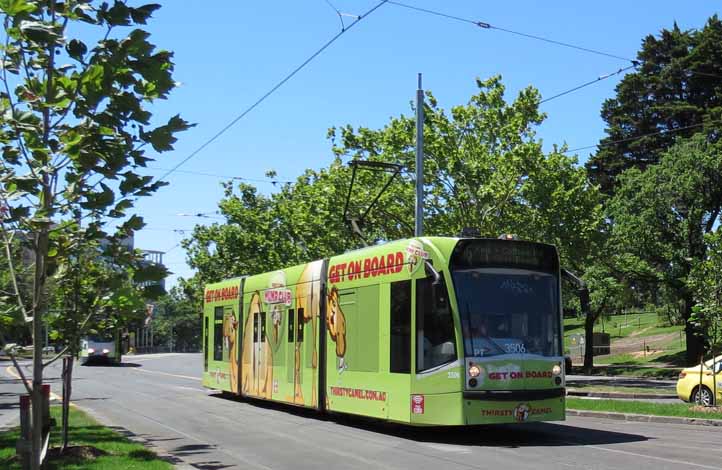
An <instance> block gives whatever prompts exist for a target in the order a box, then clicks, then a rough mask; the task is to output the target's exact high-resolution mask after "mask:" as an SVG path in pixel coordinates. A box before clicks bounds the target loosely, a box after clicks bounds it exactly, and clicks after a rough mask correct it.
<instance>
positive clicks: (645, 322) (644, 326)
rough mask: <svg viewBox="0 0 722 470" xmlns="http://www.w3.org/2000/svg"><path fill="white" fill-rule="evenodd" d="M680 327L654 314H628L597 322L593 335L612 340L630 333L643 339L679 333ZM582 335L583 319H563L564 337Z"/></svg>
mask: <svg viewBox="0 0 722 470" xmlns="http://www.w3.org/2000/svg"><path fill="white" fill-rule="evenodd" d="M681 329H682V326H680V325H669V324H668V323H667V321H666V319H663V318H660V317H659V316H658V315H657V314H656V313H654V312H651V313H630V314H627V315H613V316H611V317H609V318H606V319H602V318H600V319H599V320H597V323H596V324H595V325H594V332H595V333H602V332H606V333H609V335H610V337H611V339H612V340H614V339H620V338H626V337H628V336H630V335H631V334H632V333H636V334H635V336H637V337H639V338H644V337H647V336H653V335H659V334H665V333H674V332H679V331H680V330H681ZM583 333H584V318H565V319H564V336H565V337H566V336H569V335H572V334H583Z"/></svg>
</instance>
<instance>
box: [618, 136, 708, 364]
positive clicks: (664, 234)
mask: <svg viewBox="0 0 722 470" xmlns="http://www.w3.org/2000/svg"><path fill="white" fill-rule="evenodd" d="M721 206H722V153H721V152H720V147H719V145H715V144H713V143H711V142H709V141H708V139H707V138H706V136H704V135H702V134H698V135H696V136H694V137H692V138H691V139H681V140H679V141H678V142H677V144H675V145H674V146H673V147H672V148H670V149H669V150H668V151H667V152H665V153H664V154H663V156H662V159H661V161H660V162H659V163H658V164H656V165H652V166H649V167H648V168H647V170H646V171H644V172H642V171H641V170H639V169H637V168H631V169H629V170H627V171H626V172H625V173H624V174H622V175H621V177H620V185H619V189H618V191H617V194H616V195H615V197H614V198H613V199H612V200H611V201H610V204H609V213H610V216H611V218H612V220H613V221H614V224H613V228H612V238H613V240H612V244H613V246H614V247H616V249H617V256H616V257H615V258H616V263H615V264H616V265H617V266H618V268H619V269H620V270H622V271H623V273H624V276H625V278H627V279H635V280H639V281H643V282H648V283H653V284H659V285H663V286H665V287H666V288H668V289H669V290H670V292H672V293H673V294H674V296H675V298H676V300H677V301H679V302H681V304H682V309H681V310H682V312H681V313H682V318H683V319H684V321H685V322H686V326H685V331H686V338H687V362H688V363H690V364H693V363H695V361H696V360H698V359H699V356H700V354H702V351H703V344H702V342H701V341H700V338H699V337H698V335H697V332H696V331H695V327H694V324H693V323H692V322H690V321H689V320H690V317H691V315H692V308H693V306H694V305H695V300H694V291H693V289H692V288H691V283H690V274H691V272H692V270H693V269H694V268H695V266H696V265H698V264H699V263H701V262H703V261H704V260H705V257H706V254H707V249H708V244H707V242H706V241H705V234H708V233H710V232H711V231H712V230H713V229H714V227H715V226H716V225H717V224H718V223H719V216H720V209H722V207H721Z"/></svg>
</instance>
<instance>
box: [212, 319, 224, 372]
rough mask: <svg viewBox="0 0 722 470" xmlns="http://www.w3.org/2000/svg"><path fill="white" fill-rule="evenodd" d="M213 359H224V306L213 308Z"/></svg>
mask: <svg viewBox="0 0 722 470" xmlns="http://www.w3.org/2000/svg"><path fill="white" fill-rule="evenodd" d="M213 360H214V361H222V360H223V307H216V308H215V309H214V310H213Z"/></svg>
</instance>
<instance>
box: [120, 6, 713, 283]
mask: <svg viewBox="0 0 722 470" xmlns="http://www.w3.org/2000/svg"><path fill="white" fill-rule="evenodd" d="M329 1H330V2H331V4H332V5H333V6H331V5H329V3H328V2H327V1H326V0H301V1H290V0H276V1H273V2H268V1H253V2H252V1H231V0H214V1H213V2H207V1H201V0H183V1H180V0H173V1H166V2H162V3H163V7H162V8H161V9H160V10H158V11H156V12H155V14H154V17H153V19H151V20H150V21H149V23H148V25H147V30H148V31H149V32H150V33H151V34H152V36H151V41H152V42H154V43H155V44H156V45H157V46H158V47H159V48H162V49H167V50H171V51H173V52H174V63H175V73H174V77H175V79H176V80H177V81H178V82H179V84H180V86H179V87H178V88H177V89H176V90H174V91H173V93H172V94H171V96H170V97H169V99H168V100H166V101H159V102H156V103H154V104H153V105H152V107H151V108H150V110H151V111H152V112H153V113H154V119H156V120H158V122H160V121H162V120H164V119H168V118H169V117H170V116H172V115H175V114H180V115H181V116H182V117H183V118H184V119H186V120H188V121H190V122H192V123H195V124H196V126H195V127H194V128H192V129H191V130H189V131H187V132H184V133H181V134H179V136H178V137H179V140H178V142H177V143H176V145H175V150H174V151H172V152H167V153H164V154H162V155H159V156H157V161H156V162H153V163H151V164H150V165H149V167H150V169H149V170H148V172H149V174H153V175H156V176H161V175H163V174H164V173H166V171H165V170H167V169H170V168H173V167H174V166H175V165H177V164H178V163H180V162H181V161H182V160H184V159H185V158H186V157H188V156H189V155H190V154H191V153H193V152H194V151H195V150H197V149H198V148H199V147H200V146H202V145H203V144H205V143H207V142H208V140H209V139H210V138H211V137H213V136H214V135H215V134H216V133H217V132H218V131H220V130H221V129H222V128H224V127H225V126H226V125H228V124H229V123H230V122H231V121H233V120H234V119H235V118H237V117H238V116H239V115H240V114H241V113H242V112H243V111H244V110H245V109H246V108H247V107H248V106H250V105H251V104H252V103H254V102H255V101H256V100H257V99H259V98H260V97H261V96H263V95H264V94H265V93H266V92H268V91H269V90H270V89H271V88H272V87H273V86H274V85H275V84H277V83H278V82H279V81H280V80H281V79H282V78H283V77H284V76H286V75H287V74H288V73H289V72H291V71H292V70H293V69H294V68H295V67H297V66H298V65H300V64H301V63H302V62H303V61H304V60H306V59H307V58H308V57H309V56H310V55H311V54H312V53H314V52H315V51H316V50H317V49H318V48H319V47H321V45H323V44H324V43H325V42H327V41H328V40H329V39H330V38H331V37H333V36H334V35H335V34H337V33H338V32H339V31H341V22H340V20H339V16H338V15H337V13H336V11H335V10H334V9H336V10H338V11H340V12H342V13H344V15H343V16H342V18H343V19H344V22H345V24H346V26H348V25H349V24H350V23H351V22H353V21H354V17H353V16H346V14H348V15H360V14H362V13H364V12H366V11H367V10H369V9H370V8H372V7H373V6H374V5H376V4H377V3H378V1H372V0H329ZM132 3H134V4H140V2H132ZM143 3H145V2H143ZM406 3H409V4H412V5H415V6H417V7H421V8H426V9H432V10H435V11H440V12H443V13H447V14H450V15H454V16H458V17H463V18H469V19H472V20H476V21H483V22H486V23H489V24H491V25H493V26H496V27H499V28H504V29H509V30H514V31H518V32H523V33H526V34H532V35H536V36H542V37H545V38H549V39H553V40H556V41H562V42H566V43H572V44H575V45H579V46H581V47H586V48H590V49H595V50H601V51H605V52H608V53H610V54H613V55H617V56H620V57H625V58H634V57H636V53H637V51H638V49H639V47H640V45H641V41H642V39H643V38H644V37H645V36H646V35H648V34H657V33H658V32H659V30H660V29H662V28H671V27H672V26H673V24H674V22H675V21H676V22H677V24H678V25H679V27H680V28H682V29H699V28H702V27H703V25H704V23H705V21H706V19H707V18H708V17H709V16H711V15H713V14H715V13H718V12H719V10H720V3H719V2H716V1H710V0H706V1H702V0H688V1H685V2H679V1H668V0H657V1H651V0H646V1H629V0H627V1H619V0H607V1H605V2H571V1H559V2H532V1H517V2H480V1H475V2H472V1H467V2H464V1H457V0H447V1H441V0H406ZM628 65H630V64H629V62H627V61H623V60H620V59H615V58H610V57H604V56H600V55H595V54H591V53H588V52H582V51H579V50H574V49H569V48H565V47H561V46H558V45H554V44H549V43H546V42H541V41H537V40H532V39H528V38H524V37H520V36H517V35H513V34H509V33H506V32H503V31H499V30H496V29H482V28H479V27H477V26H474V25H472V24H469V23H463V22H459V21H454V20H450V19H447V18H443V17H438V16H433V15H429V14H425V13H421V12H417V11H413V10H410V9H406V8H402V7H399V6H397V5H393V4H388V3H387V4H385V5H383V6H381V7H380V8H378V9H377V10H376V11H374V12H373V13H372V14H370V15H369V16H367V17H364V18H363V19H362V20H361V21H360V22H358V24H356V25H355V26H354V27H353V28H351V29H349V30H348V31H347V32H346V33H345V34H343V35H342V36H341V37H340V38H339V39H338V40H337V41H336V42H334V43H333V44H332V45H331V46H330V47H329V48H328V49H326V50H325V51H324V52H323V53H321V54H320V55H319V56H318V57H317V58H316V59H315V60H314V61H312V62H311V63H310V64H309V65H308V66H306V68H304V69H303V70H302V71H300V72H299V73H298V74H297V75H296V76H294V77H293V78H292V79H291V80H289V81H288V82H287V83H286V84H285V85H284V86H282V87H281V88H280V89H278V90H277V91H276V92H275V93H273V94H272V95H271V96H270V97H269V98H268V99H266V100H265V101H264V102H263V103H261V104H260V105H259V106H258V107H257V108H255V109H254V110H253V111H252V112H250V113H248V114H247V115H246V116H245V117H244V118H243V119H241V120H239V121H238V122H237V123H236V124H235V125H234V126H233V127H231V128H230V129H229V130H228V131H227V132H226V133H224V134H223V135H222V136H220V137H219V138H218V139H216V140H215V141H214V142H212V143H211V144H209V145H208V146H207V147H205V148H204V149H203V150H202V151H200V152H198V153H197V154H196V155H195V156H194V157H193V158H191V159H190V160H189V161H188V162H186V163H185V164H183V165H182V166H181V167H180V168H179V169H178V171H176V172H174V173H172V174H171V175H170V176H169V177H168V178H167V179H166V181H168V182H169V183H170V185H169V186H166V187H164V188H162V189H161V190H160V191H159V192H158V193H156V194H154V195H153V196H152V197H148V198H143V199H141V200H139V201H138V202H137V203H136V208H135V210H136V213H137V214H140V215H142V216H143V217H144V218H145V220H146V223H147V226H146V228H144V229H143V230H141V231H140V232H138V233H137V234H136V237H135V245H136V247H137V248H141V249H148V250H159V251H164V252H166V254H165V257H164V261H165V264H166V265H167V267H168V268H169V269H170V271H171V272H172V273H173V274H172V275H171V276H170V277H169V278H168V280H167V282H166V285H167V287H170V286H173V285H175V284H176V282H177V279H178V277H185V278H188V277H190V276H192V274H193V273H192V270H191V269H190V268H189V267H188V266H187V264H186V254H185V252H184V250H183V249H182V247H180V246H179V243H180V241H181V240H182V239H183V238H184V237H187V236H188V235H189V234H190V230H192V228H193V226H194V225H195V224H209V223H213V222H220V221H221V220H219V219H218V218H217V217H218V216H217V215H214V212H215V211H216V210H217V204H218V202H219V201H220V199H221V198H222V196H223V191H222V187H221V182H222V181H226V180H228V179H230V178H231V177H243V178H247V179H248V180H250V181H248V182H250V183H253V184H256V185H257V187H258V188H259V190H260V191H261V192H263V193H266V194H268V193H270V192H273V191H275V186H274V185H273V184H272V183H271V182H270V181H268V180H267V179H266V178H265V176H264V175H265V173H266V172H267V171H269V170H275V171H276V172H277V173H278V175H279V176H278V178H279V179H281V180H293V179H295V178H296V177H297V176H299V175H300V174H301V173H303V171H304V170H305V169H306V168H313V169H319V168H322V167H325V166H327V165H328V164H329V163H330V162H331V161H332V160H333V155H332V153H331V143H330V142H329V141H328V140H327V138H326V134H327V130H328V128H329V127H332V126H341V125H346V124H351V125H352V126H354V127H358V126H365V127H371V128H379V127H382V126H383V125H384V124H385V123H387V122H388V120H389V119H390V118H391V117H393V116H398V115H400V114H407V115H409V114H410V113H411V109H410V102H411V101H412V100H413V99H414V97H415V93H416V87H417V74H418V73H422V74H423V85H424V88H425V89H428V90H431V91H432V92H433V93H434V95H435V97H436V98H437V100H438V101H439V104H440V105H441V106H442V107H445V108H449V107H451V106H454V105H457V104H465V103H466V102H467V101H468V100H469V98H470V97H471V95H472V94H474V93H475V92H476V90H477V88H476V85H475V79H476V78H477V77H479V78H482V79H485V78H488V77H490V76H493V75H496V74H500V75H501V76H502V77H503V83H504V85H505V86H506V100H507V101H508V102H510V101H512V100H513V99H514V98H515V96H516V95H517V93H518V92H519V90H521V89H523V88H525V87H527V86H529V85H531V86H534V87H536V88H538V89H539V90H540V92H541V94H542V98H544V97H549V96H552V95H555V94H557V93H559V92H562V91H565V90H568V89H570V88H573V87H575V86H577V85H580V84H582V83H585V82H588V81H590V80H594V79H596V78H597V77H600V76H603V75H606V74H609V73H613V72H616V71H617V70H619V69H620V68H623V67H627V66H628ZM622 76H623V74H618V75H614V76H612V77H611V78H609V79H605V80H602V81H600V82H598V83H596V84H594V85H592V86H588V87H586V88H584V89H582V90H579V91H577V92H575V93H571V94H569V95H566V96H564V97H561V98H558V99H555V100H553V101H550V102H549V103H547V104H543V105H542V107H541V109H542V110H543V111H544V112H546V113H547V114H548V117H547V119H546V121H545V122H544V123H543V124H542V125H541V126H539V127H538V129H537V135H538V137H539V138H540V139H542V140H543V142H544V148H545V149H550V148H551V147H552V145H553V144H563V143H566V144H568V145H569V147H570V148H576V147H584V146H588V145H595V144H596V143H597V142H598V141H599V139H600V138H601V137H603V136H604V122H603V121H602V119H601V118H600V115H599V112H600V109H601V105H602V103H603V102H604V100H605V99H607V98H610V97H613V96H614V87H615V85H616V84H617V83H618V81H619V79H620V78H621V77H622ZM589 152H590V150H585V151H581V152H580V153H579V154H578V158H579V162H580V164H582V163H583V162H584V161H585V160H586V159H587V157H588V156H589ZM201 173H204V174H211V175H218V176H206V175H203V174H201ZM254 180H258V181H254ZM199 213H200V214H208V217H192V216H188V215H179V214H199ZM214 217H216V218H214Z"/></svg>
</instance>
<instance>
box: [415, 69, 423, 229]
mask: <svg viewBox="0 0 722 470" xmlns="http://www.w3.org/2000/svg"><path fill="white" fill-rule="evenodd" d="M423 234H424V90H423V89H422V88H421V74H419V87H418V89H417V90H416V224H415V226H414V236H417V237H420V236H423Z"/></svg>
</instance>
